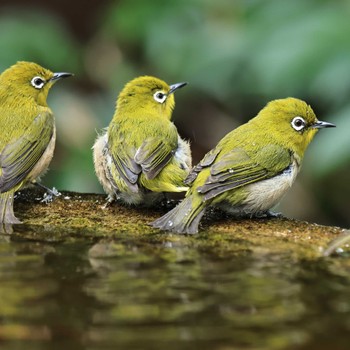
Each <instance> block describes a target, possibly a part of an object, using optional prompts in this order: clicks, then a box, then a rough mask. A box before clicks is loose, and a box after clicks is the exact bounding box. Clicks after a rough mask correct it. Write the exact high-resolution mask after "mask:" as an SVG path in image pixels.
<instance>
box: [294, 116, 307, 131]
mask: <svg viewBox="0 0 350 350" xmlns="http://www.w3.org/2000/svg"><path fill="white" fill-rule="evenodd" d="M291 124H292V127H293V129H294V130H296V131H300V130H303V129H304V128H305V126H306V123H305V120H304V119H303V118H302V117H295V118H294V119H293V120H292V122H291Z"/></svg>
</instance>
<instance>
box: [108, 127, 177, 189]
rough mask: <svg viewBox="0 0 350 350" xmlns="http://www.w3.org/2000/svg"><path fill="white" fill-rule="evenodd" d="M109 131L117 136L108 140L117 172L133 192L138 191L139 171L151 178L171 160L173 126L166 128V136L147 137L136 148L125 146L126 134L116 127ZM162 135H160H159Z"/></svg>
mask: <svg viewBox="0 0 350 350" xmlns="http://www.w3.org/2000/svg"><path fill="white" fill-rule="evenodd" d="M111 132H114V133H117V136H116V137H114V138H112V139H111V140H110V141H109V145H110V154H111V155H112V159H113V163H114V165H115V168H116V170H117V172H118V174H119V176H121V177H122V178H123V180H124V181H125V182H126V184H127V186H128V187H129V189H130V190H131V191H133V192H137V191H138V184H137V180H138V178H139V175H140V174H141V173H143V174H145V176H146V177H147V178H148V179H153V178H154V177H156V176H157V175H158V174H159V172H160V171H161V170H162V169H163V168H164V166H165V165H166V164H167V163H168V162H169V161H170V160H171V157H172V156H173V155H174V152H175V150H176V147H177V131H176V128H175V127H171V128H170V129H169V130H167V137H158V138H156V137H148V138H146V139H145V140H144V141H143V143H142V144H141V146H140V147H139V148H138V149H136V150H135V149H134V148H131V147H126V146H125V144H128V143H127V142H126V141H127V140H126V138H127V137H128V136H125V135H123V134H122V133H120V132H119V130H118V128H117V127H116V128H115V129H114V130H112V131H111ZM160 136H162V135H160Z"/></svg>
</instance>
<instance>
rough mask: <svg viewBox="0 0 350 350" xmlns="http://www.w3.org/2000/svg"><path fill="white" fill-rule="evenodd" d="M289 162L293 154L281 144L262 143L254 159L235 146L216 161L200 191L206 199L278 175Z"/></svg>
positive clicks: (198, 189) (199, 188)
mask: <svg viewBox="0 0 350 350" xmlns="http://www.w3.org/2000/svg"><path fill="white" fill-rule="evenodd" d="M290 163H291V154H290V153H289V151H288V150H286V149H284V148H282V147H279V146H275V145H268V146H266V147H263V148H262V149H260V150H259V151H257V152H256V153H254V159H253V158H251V157H250V156H249V155H248V154H247V153H246V151H245V150H244V149H242V148H235V149H233V150H232V151H230V152H229V153H227V154H225V155H224V156H222V157H221V158H220V159H219V160H218V161H216V162H214V164H213V165H212V166H211V168H210V175H209V177H208V178H207V180H206V182H205V183H204V185H203V186H199V187H198V188H197V191H198V192H199V193H201V194H203V198H204V200H205V201H206V200H209V199H211V198H214V197H216V196H217V195H219V194H221V193H224V192H226V191H228V190H232V189H235V188H239V187H242V186H245V185H248V184H251V183H254V182H257V181H261V180H266V179H269V178H271V177H273V176H276V175H278V174H280V173H282V172H283V171H284V170H286V169H287V168H288V167H289V166H290Z"/></svg>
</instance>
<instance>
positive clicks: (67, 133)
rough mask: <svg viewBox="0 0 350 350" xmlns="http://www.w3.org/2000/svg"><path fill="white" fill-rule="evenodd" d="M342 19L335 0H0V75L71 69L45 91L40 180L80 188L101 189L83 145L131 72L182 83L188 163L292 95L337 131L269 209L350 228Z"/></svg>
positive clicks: (348, 52) (349, 12) (345, 17)
mask: <svg viewBox="0 0 350 350" xmlns="http://www.w3.org/2000/svg"><path fill="white" fill-rule="evenodd" d="M349 18H350V2H349V1H340V0H339V1H334V0H309V1H303V0H295V1H280V0H267V1H261V0H236V1H231V0H215V1H212V0H176V1H164V0H152V1H151V0H119V1H103V0H100V1H93V0H88V1H84V2H83V1H81V0H76V1H68V0H60V1H59V0H52V1H43V0H34V1H31V2H30V5H29V3H28V1H25V0H2V2H1V4H0V33H1V34H0V70H1V71H2V70H4V69H5V68H7V67H8V66H10V65H12V64H13V63H15V62H16V61H18V60H29V61H34V62H37V63H39V64H41V65H43V66H45V67H47V68H49V69H51V70H60V71H71V72H73V73H75V77H74V78H72V79H70V80H66V81H64V82H62V83H60V84H57V85H56V86H55V88H54V89H53V90H52V92H51V94H50V96H49V104H50V106H51V108H52V109H53V110H54V113H55V115H56V120H57V128H58V142H57V148H56V153H55V157H54V161H53V163H52V165H51V170H50V172H49V173H48V174H47V175H46V177H45V179H44V183H45V184H46V185H48V186H55V187H56V188H58V189H65V190H74V191H81V192H102V189H101V187H100V186H99V184H98V181H97V179H96V177H95V175H94V170H93V164H92V157H91V147H92V145H93V142H94V139H95V137H96V135H97V132H98V131H99V130H101V128H103V127H106V126H107V125H108V123H109V121H110V119H111V117H112V114H113V112H114V106H115V100H116V97H117V95H118V93H119V91H120V89H121V88H122V87H123V85H124V84H125V83H126V82H127V81H128V80H130V79H132V78H134V77H136V76H138V75H144V74H148V75H155V76H158V77H160V78H162V79H163V80H165V81H167V82H168V83H174V82H179V81H188V82H189V83H190V84H189V86H188V87H186V89H184V90H181V91H180V92H178V93H177V95H176V99H177V106H176V108H175V113H174V121H175V124H176V125H177V126H178V129H179V131H180V133H181V135H182V136H184V137H186V138H188V139H190V140H191V141H192V147H193V156H194V163H196V162H198V161H199V160H200V159H201V158H202V157H203V155H204V154H205V152H206V151H207V150H209V149H210V148H211V147H213V146H214V145H215V144H216V143H217V141H218V140H219V139H220V138H222V137H223V136H224V135H225V134H226V133H227V132H228V131H230V130H232V129H233V128H235V127H236V126H238V125H239V124H241V123H244V122H246V121H247V120H248V119H250V118H251V117H253V116H254V115H255V114H256V113H257V112H258V111H259V110H260V109H261V108H262V107H263V106H264V105H265V104H266V103H267V101H269V100H271V99H274V98H283V97H287V96H294V97H298V98H302V99H304V100H306V101H307V102H308V103H310V104H311V106H312V107H313V108H314V110H315V112H316V114H317V115H318V117H319V119H321V120H326V121H329V122H333V123H335V124H337V128H336V129H331V130H325V131H321V132H320V133H319V134H318V135H317V137H316V139H315V140H314V142H313V144H312V145H311V147H310V149H309V150H308V153H307V155H306V158H305V161H304V165H303V169H302V172H301V174H300V176H299V178H298V180H297V183H296V184H295V185H294V187H293V189H292V191H290V193H289V194H288V195H287V196H286V197H285V199H284V200H283V202H282V203H281V205H280V208H279V210H281V211H282V212H283V213H284V214H285V215H287V216H289V217H295V218H299V219H307V220H312V221H316V222H318V223H325V224H326V223H327V224H335V225H340V226H350V209H349V206H350V205H349V195H350V181H349V178H350V137H349V133H350V39H349V38H350V20H349Z"/></svg>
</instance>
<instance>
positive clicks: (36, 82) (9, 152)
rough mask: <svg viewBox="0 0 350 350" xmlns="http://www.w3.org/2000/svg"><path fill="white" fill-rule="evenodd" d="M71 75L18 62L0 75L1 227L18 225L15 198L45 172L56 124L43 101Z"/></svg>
mask: <svg viewBox="0 0 350 350" xmlns="http://www.w3.org/2000/svg"><path fill="white" fill-rule="evenodd" d="M71 75H72V74H70V73H52V72H50V71H49V70H47V69H45V68H42V67H40V66H39V65H37V64H36V63H31V62H18V63H16V64H15V65H13V66H12V67H10V68H8V69H7V70H5V71H4V72H3V73H2V74H0V223H5V224H17V223H20V221H19V220H18V219H17V218H16V217H15V215H14V212H13V199H14V194H15V192H16V191H18V190H19V189H21V188H23V187H25V186H27V185H29V184H31V183H35V182H36V181H37V180H39V177H40V176H41V175H43V173H44V172H45V171H46V170H47V168H48V166H49V163H50V161H51V159H52V156H53V151H54V148H55V139H56V131H55V121H54V117H53V114H52V111H51V109H50V108H49V107H48V106H47V103H46V98H47V95H48V92H49V90H50V88H51V86H52V85H53V84H54V83H55V82H56V81H57V80H58V79H61V78H65V77H69V76H71Z"/></svg>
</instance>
